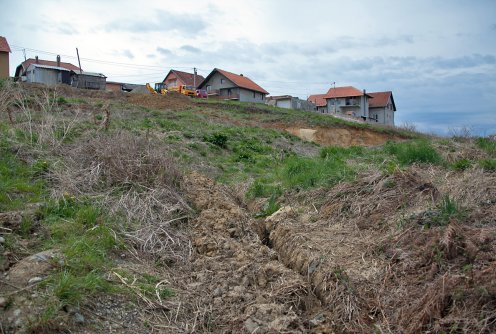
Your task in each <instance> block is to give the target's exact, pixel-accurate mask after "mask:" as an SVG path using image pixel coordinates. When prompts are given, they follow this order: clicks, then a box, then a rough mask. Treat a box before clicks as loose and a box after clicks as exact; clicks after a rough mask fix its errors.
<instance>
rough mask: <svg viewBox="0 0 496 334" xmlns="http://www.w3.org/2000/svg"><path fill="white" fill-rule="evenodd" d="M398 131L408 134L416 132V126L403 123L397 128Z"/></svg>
mask: <svg viewBox="0 0 496 334" xmlns="http://www.w3.org/2000/svg"><path fill="white" fill-rule="evenodd" d="M398 129H401V130H405V131H410V132H417V126H416V125H415V124H414V123H411V122H403V124H401V125H399V126H398Z"/></svg>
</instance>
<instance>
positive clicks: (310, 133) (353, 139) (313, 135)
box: [284, 126, 401, 147]
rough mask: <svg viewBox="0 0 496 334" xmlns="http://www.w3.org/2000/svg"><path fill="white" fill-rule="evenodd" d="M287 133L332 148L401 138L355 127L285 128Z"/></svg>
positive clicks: (365, 144) (373, 143) (374, 144)
mask: <svg viewBox="0 0 496 334" xmlns="http://www.w3.org/2000/svg"><path fill="white" fill-rule="evenodd" d="M284 130H286V131H287V132H289V133H291V134H293V135H295V136H297V137H300V138H301V139H303V140H306V141H311V142H315V143H317V144H320V145H332V146H341V147H348V146H376V145H381V144H384V143H385V142H386V141H388V140H398V139H401V138H400V137H396V136H392V135H388V134H385V133H380V132H377V131H371V130H368V129H360V128H353V127H344V126H343V127H341V128H340V127H337V126H336V127H315V128H308V127H293V126H290V127H285V128H284Z"/></svg>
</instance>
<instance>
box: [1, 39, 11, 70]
mask: <svg viewBox="0 0 496 334" xmlns="http://www.w3.org/2000/svg"><path fill="white" fill-rule="evenodd" d="M11 52H12V51H11V50H10V46H9V43H8V42H7V39H6V38H5V37H3V36H0V79H2V78H8V77H9V56H10V55H9V54H10V53H11Z"/></svg>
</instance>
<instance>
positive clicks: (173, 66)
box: [11, 45, 194, 69]
mask: <svg viewBox="0 0 496 334" xmlns="http://www.w3.org/2000/svg"><path fill="white" fill-rule="evenodd" d="M11 46H13V47H15V48H18V49H19V50H26V51H30V52H37V53H41V54H48V55H54V56H57V55H59V56H63V57H64V58H69V59H77V57H75V56H70V55H64V54H60V53H54V52H50V51H44V50H38V49H31V48H27V47H23V46H20V45H11ZM19 50H16V51H19ZM81 60H84V61H88V62H92V63H97V64H106V65H117V66H122V67H129V68H161V69H163V68H164V66H159V65H143V64H133V63H121V62H115V61H107V60H99V59H92V58H81ZM168 67H171V68H178V69H193V68H194V66H176V65H168Z"/></svg>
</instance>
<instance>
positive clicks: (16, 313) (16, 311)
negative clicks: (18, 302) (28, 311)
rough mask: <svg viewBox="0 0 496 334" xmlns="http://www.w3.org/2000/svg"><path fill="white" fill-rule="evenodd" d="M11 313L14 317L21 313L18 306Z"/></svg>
mask: <svg viewBox="0 0 496 334" xmlns="http://www.w3.org/2000/svg"><path fill="white" fill-rule="evenodd" d="M13 315H14V317H16V318H17V317H18V316H20V315H21V309H19V308H18V309H17V310H15V311H14V313H13Z"/></svg>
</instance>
